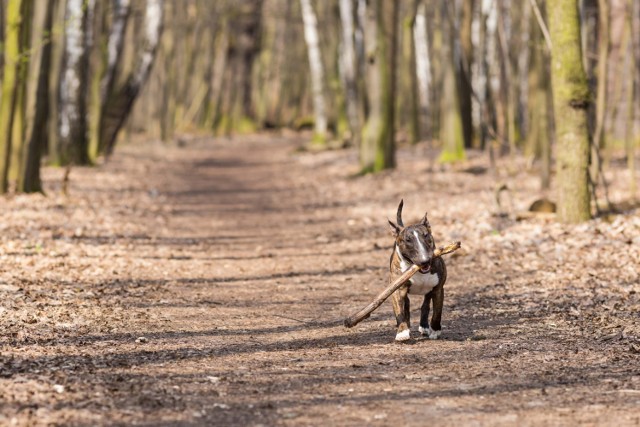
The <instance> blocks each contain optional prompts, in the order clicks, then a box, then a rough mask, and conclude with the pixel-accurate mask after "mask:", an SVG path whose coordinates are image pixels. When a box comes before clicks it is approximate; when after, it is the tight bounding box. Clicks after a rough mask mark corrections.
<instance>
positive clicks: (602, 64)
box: [591, 0, 610, 182]
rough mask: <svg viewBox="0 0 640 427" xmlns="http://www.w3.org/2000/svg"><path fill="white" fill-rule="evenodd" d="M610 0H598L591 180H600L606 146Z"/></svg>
mask: <svg viewBox="0 0 640 427" xmlns="http://www.w3.org/2000/svg"><path fill="white" fill-rule="evenodd" d="M609 22H610V16H609V0H598V67H597V89H596V117H595V122H596V123H595V130H594V131H593V142H592V144H593V146H592V149H591V180H592V181H593V182H598V175H599V171H600V167H601V165H600V150H601V149H602V148H604V120H605V117H606V108H607V86H608V85H607V81H608V76H607V74H608V73H607V70H608V67H609V37H610V30H609Z"/></svg>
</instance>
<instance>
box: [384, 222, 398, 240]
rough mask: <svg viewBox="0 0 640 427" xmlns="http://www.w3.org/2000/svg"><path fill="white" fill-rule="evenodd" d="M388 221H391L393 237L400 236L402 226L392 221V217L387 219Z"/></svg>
mask: <svg viewBox="0 0 640 427" xmlns="http://www.w3.org/2000/svg"><path fill="white" fill-rule="evenodd" d="M387 221H389V230H390V231H391V234H393V237H398V234H400V227H398V226H397V225H395V224H394V223H393V222H391V220H390V219H387Z"/></svg>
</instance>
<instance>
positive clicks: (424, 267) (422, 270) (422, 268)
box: [420, 261, 431, 274]
mask: <svg viewBox="0 0 640 427" xmlns="http://www.w3.org/2000/svg"><path fill="white" fill-rule="evenodd" d="M430 271H431V261H429V262H428V263H426V264H422V265H421V266H420V273H422V274H427V273H428V272H430Z"/></svg>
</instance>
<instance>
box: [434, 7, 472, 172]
mask: <svg viewBox="0 0 640 427" xmlns="http://www.w3.org/2000/svg"><path fill="white" fill-rule="evenodd" d="M447 5H448V2H447V1H446V0H443V1H442V3H441V10H442V39H443V43H442V67H443V69H442V75H443V79H444V81H443V83H442V91H443V92H442V97H441V103H440V141H441V143H442V152H441V153H440V157H439V159H438V161H440V162H441V163H452V162H458V161H461V160H464V159H465V152H464V127H463V124H462V116H461V113H460V103H459V99H460V98H459V96H458V89H459V86H458V84H457V82H456V61H455V52H454V49H455V47H454V43H455V33H454V28H453V26H452V25H451V23H450V21H449V19H448V18H447V7H448V6H447Z"/></svg>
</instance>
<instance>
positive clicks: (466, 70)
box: [456, 0, 475, 148]
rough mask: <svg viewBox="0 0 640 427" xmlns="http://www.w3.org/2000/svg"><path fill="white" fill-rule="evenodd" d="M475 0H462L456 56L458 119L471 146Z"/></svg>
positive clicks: (467, 143)
mask: <svg viewBox="0 0 640 427" xmlns="http://www.w3.org/2000/svg"><path fill="white" fill-rule="evenodd" d="M474 3H475V0H462V22H461V25H460V47H461V50H462V51H461V52H460V55H456V56H458V61H459V65H458V67H457V69H458V70H459V73H458V85H459V89H458V90H459V91H460V92H459V94H458V96H459V99H460V119H461V120H462V130H463V136H464V146H465V147H467V148H471V146H472V145H473V118H472V113H473V112H472V103H471V91H472V89H471V79H472V75H471V70H472V63H473V43H472V41H471V31H472V28H471V26H472V24H473V9H474Z"/></svg>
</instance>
